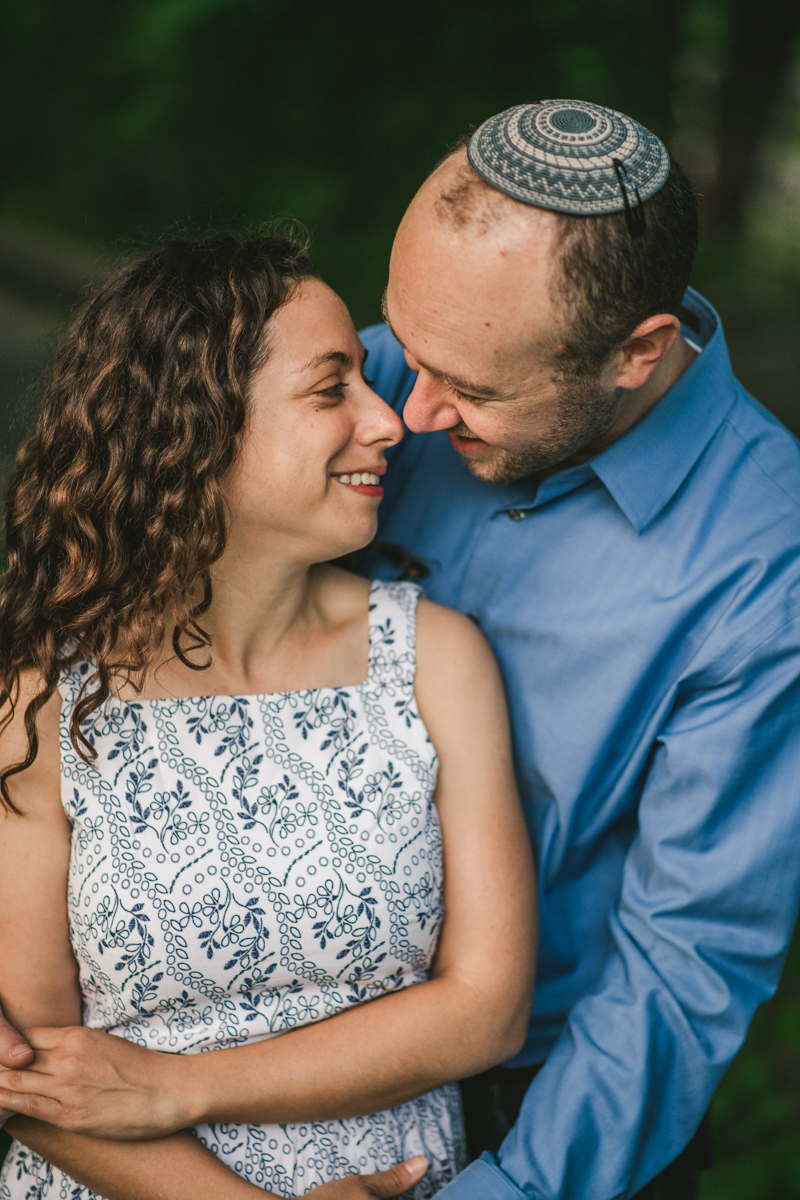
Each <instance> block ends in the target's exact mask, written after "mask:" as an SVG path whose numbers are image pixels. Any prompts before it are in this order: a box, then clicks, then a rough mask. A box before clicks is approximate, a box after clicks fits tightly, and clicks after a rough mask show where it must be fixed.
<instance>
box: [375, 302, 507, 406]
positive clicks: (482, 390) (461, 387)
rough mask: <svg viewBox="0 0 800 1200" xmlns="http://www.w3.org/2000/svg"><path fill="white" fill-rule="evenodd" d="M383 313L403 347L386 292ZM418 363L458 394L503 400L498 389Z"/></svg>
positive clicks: (420, 360) (394, 335) (394, 336)
mask: <svg viewBox="0 0 800 1200" xmlns="http://www.w3.org/2000/svg"><path fill="white" fill-rule="evenodd" d="M381 313H382V315H383V319H384V321H385V322H386V324H387V326H388V327H389V332H390V333H391V335H392V337H393V338H394V340H395V341H396V342H399V343H400V345H401V346H403V343H402V341H400V338H399V337H398V336H397V334H396V333H395V331H394V329H393V328H392V322H391V321H390V320H389V314H388V312H387V311H386V292H384V293H383V300H382V301H381ZM403 349H404V350H405V346H403ZM415 357H416V356H415ZM417 362H418V363H419V365H420V366H421V367H422V369H423V370H425V371H427V372H428V374H429V375H433V377H434V379H441V381H442V383H446V384H447V386H448V387H451V388H455V390H456V391H457V392H472V393H473V395H475V396H484V397H485V398H486V399H487V400H500V399H502V396H501V393H500V392H498V390H497V388H493V387H489V386H488V385H487V384H484V383H471V382H470V380H469V379H462V378H461V376H460V375H450V374H448V372H447V371H437V369H436V367H430V366H428V364H427V363H424V362H423V361H422V359H421V358H417Z"/></svg>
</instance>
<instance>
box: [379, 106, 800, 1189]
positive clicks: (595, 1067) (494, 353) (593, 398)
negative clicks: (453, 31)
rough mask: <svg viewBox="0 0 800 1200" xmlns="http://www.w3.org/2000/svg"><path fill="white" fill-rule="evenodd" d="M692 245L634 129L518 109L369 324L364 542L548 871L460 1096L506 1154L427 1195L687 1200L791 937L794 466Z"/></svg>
mask: <svg viewBox="0 0 800 1200" xmlns="http://www.w3.org/2000/svg"><path fill="white" fill-rule="evenodd" d="M696 238H697V218H696V209H695V204H694V197H693V195H692V193H691V189H690V187H689V186H688V183H687V181H686V179H685V177H684V176H683V174H682V172H681V171H680V169H679V168H678V167H677V166H676V165H675V164H672V165H671V164H670V160H669V156H668V155H667V153H666V151H665V150H664V148H663V147H662V146H661V144H660V143H658V142H657V139H655V138H654V137H653V136H652V134H649V133H648V132H647V131H646V130H643V129H642V128H641V127H640V126H637V125H636V124H635V123H634V122H632V121H630V120H629V119H628V118H626V117H623V116H621V115H620V114H616V113H611V112H609V111H608V110H605V109H600V108H597V107H596V106H594V105H589V104H584V103H572V102H553V103H544V104H540V105H520V106H518V107H517V108H514V109H511V110H510V111H509V112H507V113H504V114H501V115H500V116H499V117H495V118H492V119H491V120H489V121H487V122H486V123H485V125H484V126H482V127H481V129H479V130H478V132H477V133H476V134H475V135H474V136H473V137H472V139H471V140H470V142H469V146H468V148H467V147H463V146H462V147H459V148H457V149H456V150H455V151H454V152H453V153H452V154H450V155H449V156H448V157H447V158H446V159H445V161H444V162H443V163H442V164H441V165H440V166H439V167H438V168H437V170H436V171H434V173H433V175H432V176H431V177H430V178H429V179H428V180H427V181H426V183H425V184H424V185H423V187H422V189H421V190H420V192H419V193H418V195H417V196H416V198H415V199H414V201H413V202H412V204H411V206H410V208H409V210H408V212H407V214H406V216H405V217H404V219H403V222H402V224H401V226H400V229H399V231H398V234H397V238H396V241H395V245H394V249H393V253H392V262H391V270H390V278H389V286H388V290H387V294H386V316H387V319H388V322H389V328H387V327H385V326H379V327H375V328H373V329H370V330H367V331H366V332H365V334H364V336H363V340H364V344H365V345H366V346H367V347H368V349H369V352H370V357H369V366H368V373H369V374H370V375H371V377H372V378H373V379H375V380H376V382H377V389H378V391H379V392H380V393H381V395H383V396H384V397H385V398H387V399H388V400H390V402H391V403H393V404H394V405H395V406H396V407H397V409H398V411H400V410H401V409H402V412H403V417H404V420H405V422H406V424H407V425H408V426H409V428H410V429H411V430H412V431H414V435H415V436H410V437H409V436H407V437H406V438H405V439H404V441H403V442H402V443H401V445H400V446H399V447H398V448H397V450H396V451H395V452H394V457H393V458H392V459H391V461H390V467H389V471H388V473H387V491H386V498H385V500H384V502H383V504H382V505H381V522H382V528H381V533H380V536H381V537H383V538H384V539H386V540H387V541H389V542H395V543H400V544H402V545H403V546H405V548H406V549H408V550H409V551H411V552H412V554H414V555H416V556H417V557H419V558H421V559H422V560H423V561H424V562H425V563H426V564H427V565H428V567H429V570H430V574H429V576H428V578H427V579H426V580H425V581H424V586H425V590H426V592H427V594H428V595H429V596H430V597H431V598H432V599H434V600H437V601H439V602H441V603H443V604H448V605H452V606H454V607H456V608H460V609H461V610H462V611H464V612H466V613H469V614H471V615H473V617H474V618H475V620H477V621H478V622H479V624H480V626H481V628H482V630H483V631H484V633H485V634H486V636H487V637H488V639H489V641H490V643H491V644H492V646H493V648H494V650H495V653H496V654H497V656H498V659H499V661H500V664H501V668H502V670H503V674H504V678H505V683H506V687H507V692H508V697H509V702H510V706H511V713H512V721H513V725H514V734H515V750H516V756H517V774H518V779H519V783H520V788H521V791H522V796H523V800H524V803H525V806H526V812H527V817H528V821H529V826H530V830H531V835H532V838H533V842H534V846H535V849H536V852H537V859H538V866H539V874H540V921H541V930H540V939H541V947H540V954H539V963H538V977H537V989H536V994H535V998H534V1003H533V1010H532V1014H531V1022H530V1029H529V1036H528V1041H527V1044H526V1046H525V1049H524V1050H523V1052H522V1053H521V1054H520V1055H519V1056H518V1057H517V1058H516V1059H514V1060H513V1062H512V1063H509V1064H507V1065H506V1066H505V1067H501V1068H496V1069H495V1070H493V1071H490V1072H487V1074H486V1075H485V1076H483V1077H478V1078H477V1079H475V1080H470V1081H468V1082H467V1083H466V1084H465V1085H463V1086H462V1090H463V1093H464V1099H465V1112H466V1117H467V1128H468V1134H469V1138H470V1149H471V1151H472V1153H473V1155H474V1154H476V1153H480V1152H481V1151H493V1152H497V1151H498V1149H499V1156H498V1157H495V1156H494V1155H493V1154H488V1155H487V1154H484V1156H483V1157H482V1158H481V1159H479V1160H478V1161H477V1162H474V1163H473V1164H472V1165H471V1166H470V1167H468V1169H467V1170H466V1171H465V1172H464V1173H463V1174H462V1175H461V1176H459V1178H458V1179H457V1180H456V1181H454V1182H453V1183H452V1184H450V1185H449V1187H448V1188H447V1189H446V1193H447V1195H448V1200H450V1197H451V1196H452V1198H453V1200H468V1198H469V1200H472V1198H473V1197H474V1198H475V1200H478V1198H480V1200H495V1198H496V1200H501V1198H502V1200H511V1198H512V1197H518V1198H519V1197H521V1196H522V1195H527V1196H533V1197H537V1200H545V1198H546V1200H555V1198H556V1197H568V1198H569V1200H611V1197H615V1196H630V1195H633V1194H634V1193H636V1192H637V1191H639V1190H640V1189H642V1188H645V1185H648V1186H647V1187H646V1190H645V1195H648V1196H651V1197H656V1196H658V1197H668V1196H669V1197H671V1196H675V1197H678V1196H680V1197H688V1196H691V1195H692V1194H693V1193H694V1189H695V1185H696V1168H697V1165H698V1154H699V1153H700V1152H701V1151H702V1147H701V1146H700V1145H699V1144H698V1143H699V1139H697V1138H694V1135H695V1133H696V1131H697V1130H698V1126H700V1123H701V1120H702V1118H703V1114H704V1112H705V1111H706V1108H707V1106H708V1103H709V1101H710V1098H711V1095H712V1093H713V1091H714V1088H715V1087H716V1085H717V1083H718V1082H719V1079H720V1077H721V1075H722V1073H723V1071H724V1070H725V1068H726V1066H727V1065H728V1063H729V1062H730V1061H731V1059H732V1057H733V1056H734V1054H735V1053H736V1051H737V1050H738V1048H739V1046H740V1045H741V1042H742V1039H743V1037H744V1034H745V1031H746V1029H747V1025H748V1022H749V1020H750V1018H751V1016H752V1014H753V1011H754V1009H755V1008H756V1006H757V1005H758V1004H760V1003H762V1002H763V1001H764V1000H765V999H767V997H768V996H770V995H771V994H772V992H773V990H774V988H775V986H776V984H777V981H778V977H779V974H780V970H781V966H782V964H783V960H784V956H785V952H786V949H787V945H788V942H789V938H790V935H791V931H792V926H793V924H794V920H795V915H796V911H797V904H798V876H799V874H800V872H799V870H798V855H797V846H798V844H800V797H799V796H798V788H799V787H800V729H798V722H797V712H798V711H800V709H799V708H798V704H800V557H799V556H798V550H800V505H799V503H798V502H799V501H800V453H798V447H797V445H796V443H795V441H794V439H793V438H792V437H791V436H790V435H789V434H788V433H787V432H786V431H785V430H784V429H783V428H782V427H781V426H780V425H779V423H778V422H777V421H775V420H774V419H773V418H772V417H771V416H770V415H769V414H768V413H766V412H765V411H764V410H763V409H762V408H761V407H760V406H759V405H757V404H756V403H755V401H753V400H752V399H751V398H750V397H749V396H748V395H747V394H746V393H745V392H744V390H743V389H742V388H741V386H740V385H739V384H738V383H737V382H736V381H735V380H734V379H733V377H732V374H731V368H730V364H729V361H728V357H727V352H726V349H725V343H724V339H723V334H722V330H721V328H720V326H719V320H718V318H717V316H716V314H715V313H714V312H713V310H712V309H711V308H710V306H709V305H708V304H707V303H706V302H705V301H704V300H702V299H701V297H699V296H698V295H696V294H695V293H693V292H689V293H688V294H686V296H685V297H684V290H685V288H686V286H687V284H688V279H689V273H690V269H691V265H692V259H693V257H694V252H695V246H696ZM393 334H394V337H393V336H392V335H393ZM395 339H397V340H395ZM487 970H491V963H487ZM540 1064H544V1065H543V1066H541V1069H538V1068H539V1066H540ZM523 1097H524V1100H523ZM520 1103H521V1111H520V1113H519V1118H518V1119H516V1118H517V1110H518V1109H519V1107H520ZM515 1121H516V1123H515ZM512 1126H513V1128H512ZM506 1134H507V1136H505V1135H506ZM504 1138H505V1140H503V1139H504ZM693 1138H694V1141H693ZM501 1142H502V1146H501V1145H500V1143H501ZM670 1164H671V1165H670ZM656 1176H659V1179H658V1180H657V1181H656V1182H650V1183H649V1181H653V1180H654V1177H656Z"/></svg>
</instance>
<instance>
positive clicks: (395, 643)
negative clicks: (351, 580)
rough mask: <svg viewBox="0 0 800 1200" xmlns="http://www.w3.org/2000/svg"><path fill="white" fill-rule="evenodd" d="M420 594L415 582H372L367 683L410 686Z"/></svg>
mask: <svg viewBox="0 0 800 1200" xmlns="http://www.w3.org/2000/svg"><path fill="white" fill-rule="evenodd" d="M421 593H422V588H421V587H419V586H418V585H417V584H416V583H387V582H385V581H383V580H376V581H375V582H374V583H373V585H372V588H371V591H370V602H369V681H370V683H373V684H374V683H383V684H387V683H392V684H393V685H394V686H395V687H398V686H399V687H403V688H413V686H414V674H415V671H416V666H417V605H418V603H419V598H420V595H421Z"/></svg>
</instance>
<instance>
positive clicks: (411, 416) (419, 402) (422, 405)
mask: <svg viewBox="0 0 800 1200" xmlns="http://www.w3.org/2000/svg"><path fill="white" fill-rule="evenodd" d="M403 420H404V421H405V423H406V425H407V426H408V428H409V429H410V430H411V431H412V433H435V432H436V430H438V429H452V428H453V426H454V425H458V424H459V422H460V421H461V414H460V413H459V411H458V409H457V408H456V407H455V405H454V404H453V402H452V400H451V399H450V396H449V395H448V393H447V391H446V389H445V385H444V384H442V383H440V382H439V380H438V379H432V378H431V377H430V376H429V375H426V373H425V372H424V371H420V373H419V375H418V376H417V382H416V383H415V384H414V387H413V389H412V391H411V395H410V396H409V397H408V399H407V400H406V404H405V408H404V409H403Z"/></svg>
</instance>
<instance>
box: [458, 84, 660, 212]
mask: <svg viewBox="0 0 800 1200" xmlns="http://www.w3.org/2000/svg"><path fill="white" fill-rule="evenodd" d="M467 155H468V157H469V161H470V163H471V164H472V166H473V167H474V169H475V170H476V171H477V172H478V174H479V175H480V176H482V177H483V179H485V180H486V182H487V183H490V184H491V185H492V187H495V188H497V189H498V190H499V191H501V192H506V193H507V194H508V195H509V196H513V197H514V199H515V200H522V201H523V203H525V204H535V205H537V206H538V207H539V208H550V209H554V210H555V211H556V212H565V213H574V214H575V215H576V216H586V217H588V216H596V215H598V214H600V213H612V212H621V211H622V210H623V209H625V210H626V212H628V211H629V203H630V200H631V195H630V193H632V192H634V191H635V193H636V195H637V200H640V201H642V202H643V201H645V200H648V199H649V198H650V196H653V195H655V193H656V192H657V191H658V190H659V188H662V187H663V186H664V184H665V183H666V181H667V176H668V175H669V169H670V160H669V154H668V152H667V148H666V146H665V145H664V144H663V142H661V141H660V140H659V139H658V138H657V137H656V136H655V134H654V133H651V132H650V130H649V129H645V128H644V126H643V125H640V124H639V123H638V121H633V120H631V118H630V117H626V116H625V114H624V113H619V112H615V111H614V109H613V108H602V107H601V106H600V105H599V104H589V103H587V102H586V101H584V100H542V101H541V102H540V103H538V104H515V105H514V107H513V108H509V109H507V110H506V111H505V112H502V113H499V114H498V116H496V117H490V118H489V120H488V121H484V123H483V124H482V125H481V126H480V128H479V129H477V130H476V131H475V133H474V134H473V135H472V137H471V138H470V141H469V146H468V148H467ZM626 188H627V191H628V195H627V196H626Z"/></svg>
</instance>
